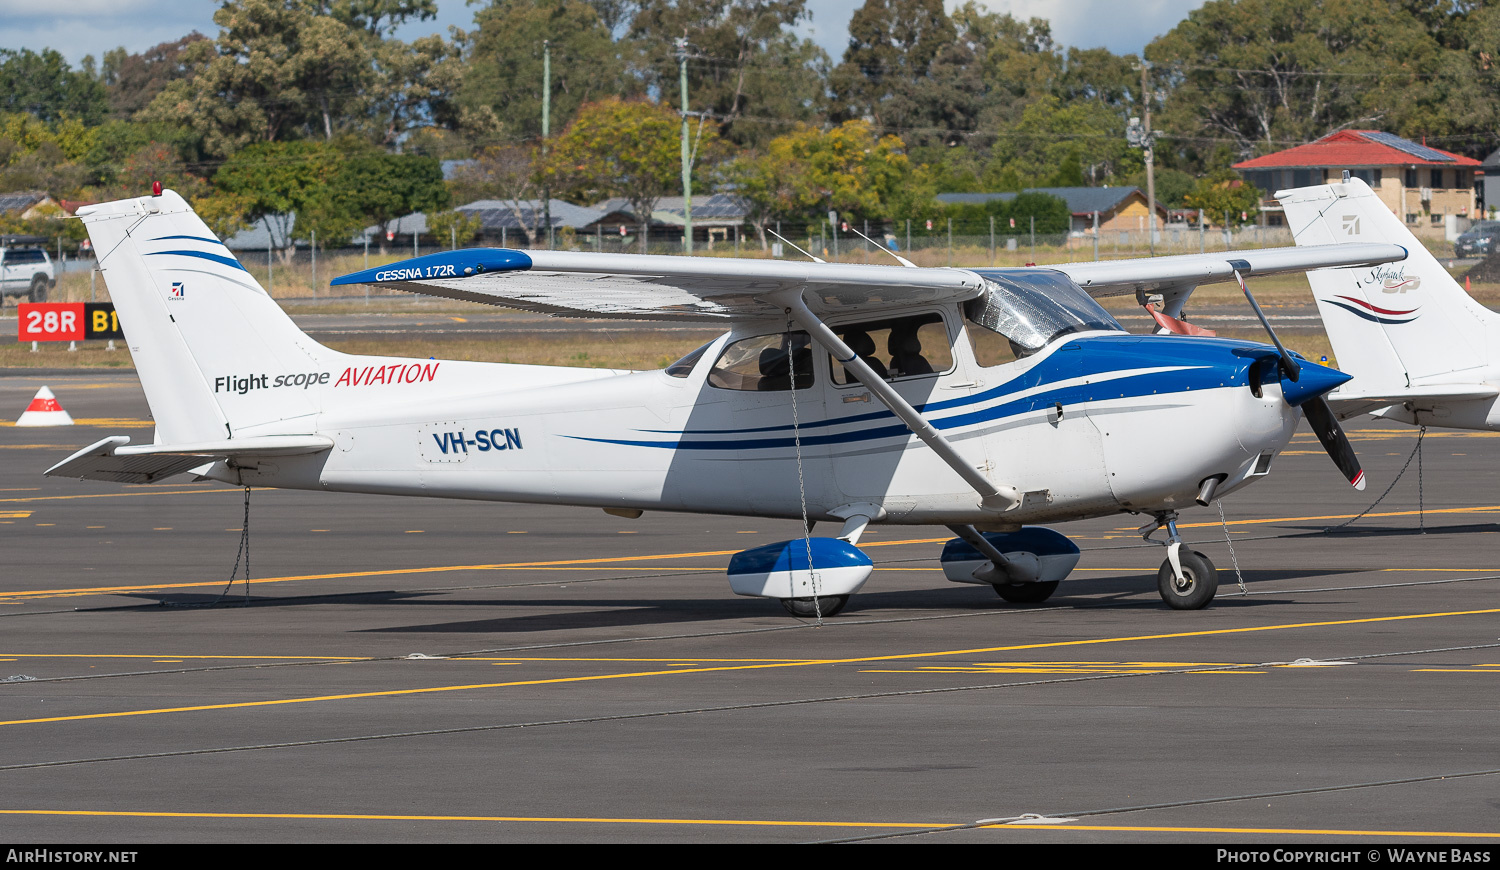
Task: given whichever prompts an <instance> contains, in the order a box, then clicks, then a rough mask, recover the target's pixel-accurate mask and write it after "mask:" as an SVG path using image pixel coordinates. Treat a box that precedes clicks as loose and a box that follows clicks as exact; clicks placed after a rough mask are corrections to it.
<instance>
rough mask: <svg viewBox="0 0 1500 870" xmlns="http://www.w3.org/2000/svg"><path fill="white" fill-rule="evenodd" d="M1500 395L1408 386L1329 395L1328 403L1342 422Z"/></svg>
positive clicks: (1484, 388) (1476, 387)
mask: <svg viewBox="0 0 1500 870" xmlns="http://www.w3.org/2000/svg"><path fill="white" fill-rule="evenodd" d="M1496 396H1500V388H1497V387H1492V386H1490V385H1489V384H1433V385H1431V386H1424V387H1406V388H1404V389H1399V390H1379V391H1372V392H1368V393H1362V392H1354V391H1350V392H1344V391H1339V392H1336V393H1329V394H1328V404H1330V405H1332V406H1333V410H1334V412H1335V413H1337V414H1338V416H1339V419H1341V420H1347V419H1349V418H1350V417H1353V416H1356V415H1359V414H1363V413H1366V412H1368V411H1371V410H1373V409H1375V408H1383V407H1386V406H1389V405H1401V404H1405V403H1407V402H1416V403H1418V404H1420V405H1422V406H1423V407H1430V406H1432V405H1442V404H1446V403H1449V402H1475V401H1482V400H1484V399H1493V398H1495V397H1496Z"/></svg>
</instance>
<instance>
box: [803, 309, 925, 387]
mask: <svg viewBox="0 0 1500 870" xmlns="http://www.w3.org/2000/svg"><path fill="white" fill-rule="evenodd" d="M833 331H834V332H837V333H838V334H839V337H840V338H842V339H843V340H844V344H847V345H849V349H850V350H852V351H854V353H855V354H856V355H857V356H858V357H859V358H860V359H862V360H864V361H865V363H866V364H867V365H869V367H870V368H871V369H873V370H874V371H875V374H877V375H879V376H880V377H882V378H885V379H886V380H888V381H895V380H900V379H902V378H916V377H922V376H924V375H938V374H941V373H943V372H946V371H948V370H949V369H951V368H953V348H952V346H951V345H950V343H949V341H948V327H947V326H946V325H945V324H944V323H943V316H942V315H941V314H938V313H937V312H932V313H930V314H916V315H913V316H911V317H896V318H890V319H887V320H876V321H870V322H868V323H853V324H847V325H837V326H834V327H833ZM829 370H830V372H831V375H832V378H833V382H834V383H835V384H838V385H840V386H843V385H845V384H854V383H858V382H859V379H858V378H856V377H854V373H853V372H850V371H847V370H845V369H844V367H843V366H842V365H839V364H838V363H837V362H831V363H830V367H829Z"/></svg>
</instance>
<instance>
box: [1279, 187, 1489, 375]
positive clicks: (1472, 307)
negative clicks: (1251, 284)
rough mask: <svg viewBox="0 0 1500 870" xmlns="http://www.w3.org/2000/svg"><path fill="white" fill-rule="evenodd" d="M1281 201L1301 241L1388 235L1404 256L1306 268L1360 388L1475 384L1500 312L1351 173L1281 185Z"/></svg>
mask: <svg viewBox="0 0 1500 870" xmlns="http://www.w3.org/2000/svg"><path fill="white" fill-rule="evenodd" d="M1276 198H1277V199H1278V200H1280V201H1281V204H1282V206H1283V207H1285V209H1286V219H1287V223H1288V224H1289V225H1290V227H1291V229H1292V235H1293V238H1294V239H1295V240H1296V242H1297V244H1298V245H1327V244H1336V243H1341V242H1388V243H1392V244H1397V245H1400V246H1402V247H1404V248H1406V250H1407V257H1406V259H1405V260H1403V261H1401V262H1399V263H1391V264H1388V265H1384V266H1374V267H1369V266H1366V267H1360V268H1346V269H1322V270H1319V271H1315V272H1309V273H1307V280H1308V283H1309V284H1311V285H1312V291H1313V296H1314V298H1315V299H1317V302H1318V313H1319V314H1320V315H1321V316H1322V318H1323V325H1324V327H1325V328H1326V329H1327V330H1328V339H1329V341H1330V342H1332V344H1333V352H1334V354H1335V355H1336V356H1337V357H1338V364H1339V368H1341V369H1343V370H1344V371H1346V372H1348V373H1349V374H1351V375H1354V377H1355V381H1354V382H1353V383H1352V384H1351V385H1350V386H1351V388H1352V389H1354V390H1355V391H1357V392H1360V393H1373V392H1386V393H1399V392H1400V391H1402V390H1404V389H1409V388H1412V387H1417V386H1422V385H1432V384H1449V383H1464V382H1468V381H1478V380H1480V379H1481V376H1482V371H1481V370H1482V369H1483V368H1484V367H1485V365H1486V363H1487V362H1488V345H1489V333H1490V331H1491V330H1493V329H1496V328H1497V323H1496V319H1495V315H1494V314H1493V313H1491V312H1490V311H1489V310H1488V309H1486V308H1485V307H1484V306H1482V305H1480V304H1479V303H1477V302H1475V301H1474V300H1473V299H1471V298H1470V297H1469V295H1468V294H1467V293H1465V292H1464V291H1463V289H1462V288H1461V287H1459V286H1458V282H1456V281H1454V280H1453V277H1452V276H1451V275H1449V274H1448V270H1447V269H1444V268H1443V266H1442V264H1441V263H1439V262H1438V261H1437V258H1435V257H1433V256H1432V254H1431V253H1430V252H1429V251H1428V250H1427V248H1426V247H1424V246H1423V245H1422V243H1421V242H1419V241H1417V239H1416V237H1415V236H1413V235H1412V233H1411V231H1409V230H1408V229H1407V228H1406V226H1405V225H1404V224H1403V223H1402V222H1401V219H1400V218H1398V217H1397V216H1396V215H1394V214H1392V213H1391V210H1390V208H1389V207H1388V206H1387V205H1386V204H1385V203H1383V202H1382V201H1381V200H1380V198H1379V197H1378V196H1376V194H1375V192H1374V191H1372V190H1371V189H1370V187H1369V185H1367V184H1365V182H1363V181H1361V180H1359V179H1357V178H1354V179H1350V180H1349V181H1346V182H1343V183H1340V184H1322V185H1317V186H1314V187H1302V188H1298V189H1296V190H1284V191H1280V192H1278V193H1277V194H1276Z"/></svg>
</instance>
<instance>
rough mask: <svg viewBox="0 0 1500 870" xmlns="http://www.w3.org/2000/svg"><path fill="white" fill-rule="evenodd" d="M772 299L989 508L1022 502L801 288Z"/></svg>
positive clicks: (1017, 494)
mask: <svg viewBox="0 0 1500 870" xmlns="http://www.w3.org/2000/svg"><path fill="white" fill-rule="evenodd" d="M770 299H771V300H772V301H774V302H776V303H777V304H779V305H781V306H782V307H783V308H785V309H786V313H787V314H788V315H789V316H790V317H791V318H792V320H794V321H796V322H797V324H798V325H799V326H801V327H802V328H803V329H805V330H807V332H808V334H809V335H811V336H812V337H813V340H814V341H816V342H817V343H818V344H820V345H822V346H823V349H824V350H826V351H828V352H829V353H831V354H833V358H834V359H836V360H838V361H839V363H840V364H841V365H843V367H844V368H845V369H848V370H849V371H850V372H851V373H853V375H854V377H856V378H858V379H859V382H860V383H862V384H864V385H865V387H867V388H868V389H869V390H870V392H871V393H874V394H875V398H877V399H879V400H880V401H881V404H883V405H885V406H886V407H887V408H889V409H890V411H891V413H892V414H895V415H896V418H897V419H899V420H900V421H901V422H902V423H905V424H906V428H908V429H910V430H911V431H912V434H914V435H916V436H917V437H918V438H920V439H922V443H924V444H926V445H927V446H928V447H930V448H932V452H933V453H936V454H937V455H938V458H939V459H941V460H943V461H944V462H945V463H947V464H948V467H949V468H952V469H953V470H954V471H956V472H958V476H959V477H962V478H963V479H964V482H965V483H967V484H968V485H969V486H971V487H973V489H974V491H975V492H977V493H979V497H980V504H981V505H982V506H983V507H984V509H985V510H992V511H1007V510H1010V509H1011V508H1013V507H1015V506H1016V505H1018V504H1020V503H1021V493H1020V492H1019V491H1018V490H1017V489H1016V488H1015V487H1013V486H1001V487H997V486H995V485H994V484H993V483H990V481H989V479H988V478H986V477H985V476H984V475H983V474H980V473H979V469H977V468H975V467H974V466H972V465H970V464H969V463H967V462H965V461H964V458H963V457H962V456H960V455H958V451H957V450H955V449H954V448H953V445H952V444H951V443H950V442H949V441H948V439H946V438H944V437H943V436H942V433H940V432H938V430H937V429H935V428H934V427H933V425H932V424H931V423H929V422H927V421H926V420H925V419H923V418H922V415H921V414H919V413H917V409H916V408H913V407H912V406H911V403H910V402H908V401H906V400H905V399H903V398H902V397H901V394H900V393H898V392H896V390H895V388H893V387H892V386H891V385H890V384H888V383H886V382H885V379H884V378H882V377H880V375H877V374H876V373H875V370H874V369H872V368H870V366H869V365H868V364H867V363H866V362H865V361H864V360H862V359H860V358H859V354H857V353H855V352H854V351H853V350H851V349H850V348H849V346H848V345H847V344H844V342H843V340H842V339H840V338H839V337H838V336H837V335H836V334H834V332H833V330H831V329H829V328H828V327H827V326H826V325H824V323H823V321H821V320H819V319H818V316H817V315H816V314H813V313H812V310H811V309H810V308H808V307H807V303H806V302H805V301H803V299H802V290H801V288H798V289H796V290H792V291H789V292H782V293H777V294H774V295H773V296H771V297H770Z"/></svg>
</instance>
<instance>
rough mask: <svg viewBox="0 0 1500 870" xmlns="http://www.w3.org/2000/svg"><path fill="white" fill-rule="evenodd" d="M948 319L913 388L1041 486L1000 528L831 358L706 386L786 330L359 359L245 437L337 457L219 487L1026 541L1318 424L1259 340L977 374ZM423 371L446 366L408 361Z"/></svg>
mask: <svg viewBox="0 0 1500 870" xmlns="http://www.w3.org/2000/svg"><path fill="white" fill-rule="evenodd" d="M942 313H943V315H944V318H945V324H946V326H947V328H948V330H949V333H950V338H951V339H952V340H953V342H952V348H953V354H952V364H951V366H950V368H949V369H948V370H947V371H945V372H941V373H937V374H934V375H930V376H926V377H919V378H911V379H905V380H897V381H895V382H894V385H895V387H896V388H897V390H898V391H899V392H900V393H901V395H902V396H903V397H904V398H905V399H906V400H907V401H909V402H910V403H912V404H913V405H914V406H916V407H917V408H918V409H919V410H921V411H922V413H923V415H924V416H925V417H926V418H927V419H928V420H929V421H930V422H932V423H933V424H934V425H936V426H937V427H938V428H939V429H940V430H941V431H942V432H943V434H944V435H945V436H946V437H947V438H948V439H949V440H950V441H952V443H953V444H954V445H955V446H956V448H957V449H958V451H959V452H960V454H961V455H962V456H963V457H964V458H965V459H966V460H967V461H969V462H971V463H972V464H973V466H974V467H975V468H977V469H980V470H981V471H982V472H983V473H984V474H985V475H986V476H988V477H989V479H990V480H992V481H993V482H994V483H995V484H996V485H1003V486H1011V487H1015V488H1016V489H1017V490H1019V491H1020V492H1021V493H1023V494H1024V497H1023V500H1022V503H1021V504H1020V505H1019V506H1018V507H1016V508H1014V509H1013V510H1010V511H1007V512H1005V513H1004V514H1003V515H1001V514H997V513H995V512H993V511H988V510H985V509H983V508H981V507H980V505H979V498H978V496H977V495H976V494H975V492H974V491H973V490H972V489H971V488H970V487H969V486H967V485H966V484H965V483H964V481H963V480H962V479H961V478H960V477H959V476H958V475H957V474H956V473H955V472H954V471H953V470H952V469H950V468H949V467H947V466H946V465H944V464H943V463H942V462H941V461H940V460H939V459H938V457H937V456H935V455H934V454H933V452H932V451H931V450H929V449H927V448H926V447H925V445H923V444H922V443H921V442H919V441H918V440H917V439H916V438H915V437H914V436H912V434H911V433H910V432H909V431H908V430H907V429H906V428H905V427H904V426H903V425H902V424H901V423H900V422H899V421H898V420H897V419H896V418H895V417H894V416H892V415H891V414H890V413H889V412H888V411H887V410H886V409H885V408H884V407H882V406H881V405H880V403H879V402H877V401H874V400H873V399H872V397H871V396H870V394H869V391H868V390H867V389H866V388H864V387H863V386H862V385H861V384H859V383H857V382H856V383H851V384H847V385H838V384H835V383H834V382H833V380H832V378H831V376H830V366H831V365H833V363H832V361H831V360H830V359H829V358H828V357H827V356H826V355H824V354H814V356H813V365H814V383H813V386H811V387H810V388H806V389H801V390H797V391H795V392H794V391H791V390H781V391H770V392H751V391H742V390H730V389H721V388H718V387H715V386H712V385H710V384H709V383H707V373H708V371H709V369H710V366H711V364H712V363H713V361H714V359H715V358H716V357H717V355H718V353H719V351H720V350H721V349H722V348H723V347H725V346H726V345H727V344H729V343H730V342H732V341H734V340H737V339H739V338H741V337H743V336H753V335H756V334H766V333H774V332H780V331H781V330H782V329H783V328H784V324H773V323H759V324H757V323H746V324H742V325H740V326H738V327H737V328H736V329H735V331H734V332H733V333H730V334H729V335H726V336H725V337H722V338H720V339H719V340H718V341H717V342H716V343H715V344H714V345H713V346H712V347H710V348H709V349H708V351H707V352H706V353H705V354H703V355H702V358H701V359H699V361H698V362H697V364H696V365H695V366H694V367H693V369H692V370H691V372H689V373H688V374H687V376H686V377H673V376H671V375H668V374H667V373H665V372H664V371H647V372H626V373H620V372H607V371H600V370H590V369H569V368H552V367H533V366H497V365H488V364H478V363H462V362H446V361H444V362H427V361H418V360H400V361H397V360H381V359H373V358H363V359H361V358H344V359H343V360H342V361H340V362H339V363H338V365H337V367H336V370H330V371H328V372H327V377H326V378H323V377H322V375H323V373H322V372H318V373H317V375H318V376H319V378H320V380H322V381H325V382H326V383H325V384H322V385H320V387H319V389H320V390H321V394H322V396H323V399H322V400H321V406H322V407H321V411H320V412H319V413H317V414H316V415H315V417H313V418H312V420H311V424H310V426H309V423H310V421H309V419H308V418H307V417H300V418H293V419H285V420H281V421H279V422H276V423H268V424H262V425H259V426H256V427H254V429H247V430H242V431H239V432H237V433H236V435H237V436H250V435H267V434H284V433H291V432H298V433H306V432H308V430H309V427H310V428H311V431H312V432H313V433H316V434H320V435H325V436H327V437H329V438H332V439H333V440H334V443H335V447H334V448H333V449H332V450H331V451H328V452H327V453H324V454H318V455H308V456H286V457H275V458H272V459H269V460H256V461H247V462H244V463H243V467H229V466H227V465H225V464H223V463H221V464H219V465H218V466H216V467H215V468H214V470H213V471H212V472H210V476H213V477H217V478H219V479H223V480H228V481H232V482H236V483H244V484H247V485H248V484H254V485H265V486H280V487H292V488H301V489H323V490H329V491H343V492H367V493H383V494H392V495H425V496H435V497H444V498H467V499H484V500H493V501H509V502H529V503H546V504H567V505H586V506H595V507H601V508H614V509H627V510H629V509H638V510H667V511H686V512H697V513H717V514H738V515H759V516H778V517H788V518H791V517H799V516H801V514H802V498H803V494H804V493H805V498H806V504H807V513H808V515H809V516H810V517H812V518H815V519H820V520H826V519H829V518H831V517H833V516H836V514H835V513H834V512H836V511H839V509H840V508H843V507H847V506H850V505H873V506H875V507H876V508H880V509H883V514H882V515H881V516H880V518H879V520H878V521H882V522H888V523H975V524H979V525H981V526H986V527H1008V526H1013V525H1018V524H1020V523H1038V522H1048V521H1053V522H1055V521H1062V520H1069V519H1079V518H1084V517H1090V516H1101V515H1106V514H1110V513H1115V512H1119V511H1150V510H1166V509H1176V508H1182V507H1186V506H1188V505H1191V504H1192V503H1193V499H1194V496H1195V495H1196V494H1197V492H1198V490H1199V487H1200V485H1201V483H1202V481H1203V480H1204V478H1206V477H1210V476H1214V475H1223V476H1224V479H1223V483H1222V484H1221V485H1220V486H1219V489H1218V491H1219V492H1220V493H1226V492H1229V491H1231V490H1233V489H1235V488H1237V487H1239V486H1242V485H1244V484H1245V483H1248V482H1249V481H1251V480H1253V479H1254V478H1255V477H1257V476H1260V475H1263V474H1265V473H1266V471H1267V470H1268V469H1269V465H1270V459H1271V457H1273V456H1274V455H1275V454H1276V453H1277V452H1279V451H1280V450H1281V449H1282V448H1284V447H1285V445H1286V444H1287V442H1288V441H1289V440H1290V438H1291V436H1292V433H1293V431H1294V429H1295V427H1296V424H1297V420H1298V418H1299V417H1300V412H1299V411H1298V410H1297V409H1295V408H1290V407H1288V406H1287V405H1286V404H1285V403H1284V402H1283V401H1282V400H1281V396H1280V389H1279V386H1278V385H1277V384H1275V383H1274V382H1273V383H1271V384H1268V385H1267V386H1266V387H1265V389H1264V390H1263V395H1262V396H1261V397H1256V396H1254V395H1253V394H1252V392H1251V390H1250V389H1249V387H1248V386H1247V384H1246V380H1245V370H1246V369H1247V367H1248V365H1249V364H1251V363H1252V362H1253V360H1249V359H1247V358H1246V357H1245V356H1243V355H1236V354H1235V353H1233V352H1232V348H1234V347H1244V346H1247V345H1246V343H1235V342H1224V341H1217V340H1208V339H1199V338H1189V339H1185V338H1180V337H1166V336H1160V337H1159V336H1132V335H1126V334H1124V333H1118V332H1110V333H1085V334H1079V335H1073V336H1068V337H1065V338H1062V339H1058V340H1056V341H1054V342H1053V343H1051V344H1049V345H1048V346H1047V347H1046V348H1044V349H1043V350H1042V351H1041V352H1039V353H1037V354H1035V355H1033V356H1030V357H1026V358H1023V359H1019V360H1015V361H1012V362H1009V363H1005V364H1003V365H997V366H993V367H988V368H986V367H981V366H979V365H978V364H977V363H976V362H975V360H974V356H973V353H972V351H971V350H970V345H969V342H968V341H967V340H966V339H965V338H964V335H963V332H962V330H963V328H964V327H963V326H962V325H961V321H960V318H959V316H958V311H957V308H956V306H955V307H953V308H952V309H951V310H947V311H943V312H942ZM831 322H833V321H832V319H831ZM413 364H418V365H424V364H425V365H428V366H430V368H429V369H427V370H424V372H420V373H416V374H413V373H412V372H411V370H410V369H407V368H404V367H405V366H409V365H413ZM382 366H383V367H384V370H381V368H382ZM396 366H401V367H403V368H401V369H399V372H398V371H397V370H396V369H395V368H394V367H396ZM350 369H353V374H350V372H349V370H350ZM377 370H381V371H380V373H379V375H377V374H376V372H377ZM248 374H250V375H258V374H259V373H248ZM370 379H375V380H377V381H378V382H376V383H369V382H368V381H369V380H370ZM393 381H394V382H393ZM241 383H242V386H243V382H241ZM269 383H270V381H268V382H267V384H268V386H267V387H266V388H264V390H265V391H266V392H269V391H270V390H271V387H270V386H269ZM284 389H292V390H295V389H296V387H295V386H291V387H286V388H284ZM257 391H258V389H246V391H245V393H244V394H243V395H241V394H239V393H237V392H235V391H221V392H219V393H218V394H217V396H216V398H217V399H218V401H220V402H221V403H222V404H224V405H225V408H226V411H227V412H228V413H229V414H231V415H233V414H234V413H235V408H234V407H233V405H234V403H235V402H237V401H249V400H251V399H250V398H248V397H252V396H254V395H255V393H256V392H257ZM345 397H347V398H345ZM877 513H879V512H877Z"/></svg>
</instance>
